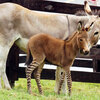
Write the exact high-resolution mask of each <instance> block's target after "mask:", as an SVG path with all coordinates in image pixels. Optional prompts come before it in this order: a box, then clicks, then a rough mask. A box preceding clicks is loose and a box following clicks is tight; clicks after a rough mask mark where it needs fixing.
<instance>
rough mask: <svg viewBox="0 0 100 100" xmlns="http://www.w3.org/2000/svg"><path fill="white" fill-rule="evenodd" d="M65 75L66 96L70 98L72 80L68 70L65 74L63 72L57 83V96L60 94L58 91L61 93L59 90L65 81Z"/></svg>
mask: <svg viewBox="0 0 100 100" xmlns="http://www.w3.org/2000/svg"><path fill="white" fill-rule="evenodd" d="M65 75H66V77H67V86H68V94H69V96H70V95H71V88H72V79H71V72H70V70H67V71H66V72H63V74H62V76H61V80H60V82H59V88H58V94H60V91H61V88H62V84H63V82H64V79H65Z"/></svg>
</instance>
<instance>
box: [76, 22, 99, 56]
mask: <svg viewBox="0 0 100 100" xmlns="http://www.w3.org/2000/svg"><path fill="white" fill-rule="evenodd" d="M93 24H94V23H93V22H92V23H91V25H90V26H89V27H87V28H84V27H82V28H79V30H78V35H77V45H78V48H79V50H80V53H81V54H84V55H87V54H89V51H90V48H91V47H92V46H93V45H94V44H96V43H97V41H98V38H97V37H95V38H94V37H90V35H89V31H91V27H92V26H93ZM97 34H98V33H95V34H94V35H97Z"/></svg>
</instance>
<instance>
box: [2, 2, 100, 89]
mask: <svg viewBox="0 0 100 100" xmlns="http://www.w3.org/2000/svg"><path fill="white" fill-rule="evenodd" d="M96 20H99V18H98V19H97V17H96V16H89V17H87V16H86V17H78V16H72V15H64V14H53V13H42V12H36V11H32V10H29V9H27V8H24V7H22V6H20V5H17V4H13V3H3V4H0V54H1V55H0V88H2V86H1V78H2V79H3V82H4V86H5V88H6V89H11V87H10V85H9V82H8V78H7V76H6V72H5V69H6V60H7V56H8V53H9V50H10V48H11V47H12V45H13V44H14V42H15V43H16V44H17V45H18V47H19V48H20V49H21V50H23V51H25V52H26V45H27V42H28V40H29V38H30V37H31V36H32V35H35V34H38V33H48V34H50V35H52V36H53V37H56V38H60V39H63V40H64V39H66V38H67V37H68V36H69V35H70V34H69V33H73V32H74V31H75V30H76V29H77V24H78V22H79V21H82V22H83V23H84V24H86V23H87V22H89V23H90V22H93V21H95V23H97V22H96ZM99 22H100V20H99ZM95 31H96V32H99V31H100V25H98V23H97V24H96V25H95ZM90 36H93V37H95V36H94V31H91V32H90ZM91 45H92V44H91ZM56 84H57V83H56ZM56 86H57V85H56ZM57 88H58V87H57ZM56 90H57V89H56Z"/></svg>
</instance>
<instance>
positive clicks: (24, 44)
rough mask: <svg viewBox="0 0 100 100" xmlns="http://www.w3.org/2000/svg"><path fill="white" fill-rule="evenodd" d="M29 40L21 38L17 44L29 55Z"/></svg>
mask: <svg viewBox="0 0 100 100" xmlns="http://www.w3.org/2000/svg"><path fill="white" fill-rule="evenodd" d="M28 40H29V39H26V38H20V39H18V40H17V41H16V42H15V44H16V45H17V46H18V47H19V48H20V49H21V50H22V51H24V52H25V53H27V49H26V48H27V43H28Z"/></svg>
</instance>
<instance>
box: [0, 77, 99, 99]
mask: <svg viewBox="0 0 100 100" xmlns="http://www.w3.org/2000/svg"><path fill="white" fill-rule="evenodd" d="M41 84H42V89H43V92H44V94H43V95H42V96H41V95H40V94H39V92H38V89H37V85H36V82H35V80H32V91H33V93H34V94H36V96H34V95H29V94H28V92H27V88H26V86H27V85H26V79H19V80H18V81H16V83H15V87H14V88H13V89H12V90H9V91H8V90H5V89H2V90H0V100H100V84H96V83H81V82H73V83H72V95H71V96H70V97H69V96H68V95H64V94H60V95H57V94H56V93H54V86H55V81H52V80H41Z"/></svg>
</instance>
